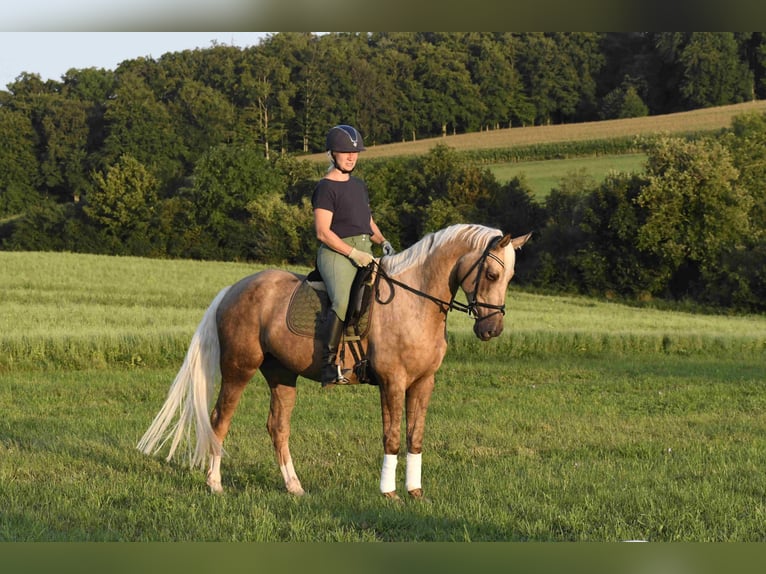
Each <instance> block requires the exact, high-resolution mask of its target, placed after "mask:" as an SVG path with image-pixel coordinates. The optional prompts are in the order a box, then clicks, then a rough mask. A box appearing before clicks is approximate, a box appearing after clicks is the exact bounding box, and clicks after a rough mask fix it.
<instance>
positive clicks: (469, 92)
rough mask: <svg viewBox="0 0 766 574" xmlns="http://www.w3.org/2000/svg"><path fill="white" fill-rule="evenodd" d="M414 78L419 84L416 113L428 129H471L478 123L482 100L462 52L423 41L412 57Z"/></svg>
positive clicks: (444, 130) (441, 44) (479, 124)
mask: <svg viewBox="0 0 766 574" xmlns="http://www.w3.org/2000/svg"><path fill="white" fill-rule="evenodd" d="M415 66H416V67H415V79H416V81H417V82H418V83H420V84H421V85H422V90H423V93H422V101H421V102H419V105H420V109H421V112H420V115H421V117H422V118H424V119H425V120H426V121H427V128H428V130H429V132H431V133H434V131H436V130H438V131H439V133H440V134H441V135H442V136H446V135H447V133H448V129H449V128H450V127H451V128H452V130H451V131H452V132H453V133H454V132H457V131H460V132H466V131H474V130H477V129H479V128H480V127H481V118H482V116H483V114H484V104H483V103H482V101H481V99H480V97H479V91H478V88H477V86H476V85H474V83H473V82H472V81H471V74H470V73H469V72H468V69H467V68H466V62H465V56H464V55H463V54H461V53H460V52H459V51H456V50H451V49H450V47H449V45H447V44H445V43H439V44H428V43H426V44H423V45H421V46H420V49H419V50H418V55H417V58H416V61H415Z"/></svg>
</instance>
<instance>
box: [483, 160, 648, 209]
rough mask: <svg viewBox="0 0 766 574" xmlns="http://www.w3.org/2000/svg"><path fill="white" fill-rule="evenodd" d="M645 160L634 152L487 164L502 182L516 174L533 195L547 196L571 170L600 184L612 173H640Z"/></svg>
mask: <svg viewBox="0 0 766 574" xmlns="http://www.w3.org/2000/svg"><path fill="white" fill-rule="evenodd" d="M645 162H646V154H643V153H634V154H622V155H608V156H598V157H578V158H569V159H555V160H554V159H552V160H541V161H525V162H519V163H503V164H496V165H489V166H487V167H488V168H489V170H490V171H491V172H492V173H493V174H494V176H495V179H497V180H498V181H499V182H500V183H506V182H508V181H510V180H511V179H513V178H514V177H523V178H524V181H525V182H526V183H527V185H529V189H530V190H531V191H532V193H533V195H534V196H535V197H538V198H544V197H545V196H546V195H548V193H550V191H551V189H553V188H554V187H557V186H558V185H559V183H560V181H561V179H562V178H564V177H566V176H568V175H570V174H572V173H576V174H578V175H585V176H587V177H589V178H591V179H592V180H593V182H594V183H601V182H602V181H604V179H606V177H607V176H608V175H609V174H610V173H612V172H617V173H641V172H643V168H644V163H645Z"/></svg>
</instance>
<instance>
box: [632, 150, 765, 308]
mask: <svg viewBox="0 0 766 574" xmlns="http://www.w3.org/2000/svg"><path fill="white" fill-rule="evenodd" d="M738 177H739V172H738V170H737V169H736V168H735V167H734V165H733V162H732V158H731V154H730V152H729V151H728V150H727V149H726V148H724V147H723V146H722V145H721V144H720V143H719V142H717V141H710V140H700V141H686V140H682V139H678V138H669V137H665V138H661V139H659V140H658V141H657V142H656V143H655V144H654V145H653V146H652V147H651V148H650V149H649V151H648V161H647V181H648V183H647V185H646V186H645V187H644V188H643V189H642V190H641V192H640V194H639V196H638V198H637V200H636V201H637V202H638V205H640V206H641V207H643V208H644V209H646V210H647V217H646V221H645V223H644V224H643V225H642V226H641V228H640V229H639V231H638V247H639V248H640V249H642V250H644V251H646V252H648V253H652V254H655V255H657V256H658V257H659V258H660V260H661V261H662V262H663V263H664V264H665V265H666V266H667V268H668V269H669V270H670V271H671V272H674V273H675V277H674V278H673V281H674V290H675V292H676V294H679V293H685V292H686V291H688V290H689V289H690V288H691V287H692V286H693V284H694V283H695V282H697V281H699V280H700V277H701V275H704V274H705V273H709V272H712V271H713V270H714V268H715V266H716V265H717V264H718V261H719V258H720V256H721V255H722V254H723V253H726V252H727V251H731V250H736V249H737V247H738V246H739V245H741V244H742V243H743V240H744V238H746V237H747V235H748V233H749V227H750V226H749V218H748V216H749V213H750V206H751V204H752V200H751V198H750V196H749V195H748V194H747V192H746V190H744V189H743V188H742V186H741V185H739V183H738Z"/></svg>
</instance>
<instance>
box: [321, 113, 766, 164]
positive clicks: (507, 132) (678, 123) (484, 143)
mask: <svg viewBox="0 0 766 574" xmlns="http://www.w3.org/2000/svg"><path fill="white" fill-rule="evenodd" d="M765 111H766V100H759V101H753V102H747V103H743V104H733V105H730V106H719V107H715V108H705V109H701V110H693V111H690V112H680V113H676V114H666V115H661V116H649V117H643V118H628V119H622V120H606V121H600V122H583V123H577V124H568V125H549V126H530V127H523V128H521V127H519V128H505V129H498V130H489V131H484V132H481V133H470V134H455V135H448V136H445V137H438V138H429V139H423V140H418V141H407V142H401V143H395V144H386V145H372V142H365V146H367V150H366V151H365V152H364V158H365V159H371V158H379V157H395V156H409V155H419V154H424V153H428V151H429V150H431V149H432V148H433V147H435V146H436V145H438V144H444V145H447V146H449V147H451V148H453V149H455V150H457V151H475V150H482V149H502V148H509V147H517V146H518V147H521V146H530V145H536V144H552V143H561V142H574V141H583V140H600V139H615V138H624V137H634V136H641V135H644V136H645V135H653V134H663V133H667V134H685V133H697V132H704V131H716V130H721V129H724V128H728V127H730V126H731V120H732V118H734V117H735V116H738V115H741V114H745V113H751V112H759V113H762V112H765ZM307 159H312V160H316V161H322V162H326V161H327V156H326V154H324V153H320V154H314V155H310V156H307Z"/></svg>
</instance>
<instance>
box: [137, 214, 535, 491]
mask: <svg viewBox="0 0 766 574" xmlns="http://www.w3.org/2000/svg"><path fill="white" fill-rule="evenodd" d="M530 236H531V233H528V234H526V235H524V236H521V237H517V238H512V237H511V235H510V234H503V233H502V232H501V231H499V230H496V229H493V228H490V227H486V226H483V225H476V224H457V225H452V226H450V227H446V228H444V229H441V230H439V231H435V232H433V233H430V234H427V235H425V236H424V237H423V238H422V239H420V240H419V241H418V242H417V243H415V244H414V245H412V246H411V247H409V248H408V249H405V250H403V251H401V252H399V253H397V254H394V255H389V256H385V257H382V258H380V259H376V260H375V261H374V265H375V268H376V271H375V273H376V280H375V296H374V298H373V303H372V308H371V312H370V313H371V317H370V321H369V328H368V331H367V333H366V336H365V337H364V340H363V347H364V352H365V354H366V360H367V361H368V365H369V369H370V370H371V372H372V374H373V377H374V384H377V385H378V387H379V394H380V406H381V415H382V422H383V464H382V468H381V475H380V477H381V478H380V492H381V493H382V494H383V496H385V497H387V498H392V499H397V500H398V499H399V497H398V495H397V492H396V490H397V489H396V479H395V476H396V474H395V473H396V466H397V463H398V454H399V450H400V443H401V436H400V435H401V421H402V414H403V411H404V412H405V413H406V418H405V421H406V445H407V453H406V469H405V470H406V473H405V475H406V480H405V486H406V489H407V492H408V493H409V495H410V496H412V497H414V498H421V497H422V496H423V488H422V452H423V436H424V429H425V421H426V411H427V410H428V406H429V402H430V399H431V394H432V391H433V389H434V379H435V374H436V372H437V371H438V369H439V367H440V366H441V363H442V360H443V359H444V356H445V353H446V351H447V336H446V335H447V315H448V313H449V311H450V310H452V309H457V310H460V311H464V312H466V313H468V314H469V315H470V316H471V317H472V318H473V319H474V324H473V332H474V334H475V335H476V337H478V338H479V339H480V340H482V341H488V340H490V339H492V338H494V337H497V336H499V335H500V334H501V333H502V331H503V321H504V315H505V299H506V291H507V287H508V284H509V282H510V281H511V278H512V277H513V275H514V267H515V262H516V254H515V251H516V250H517V249H520V248H521V246H522V245H524V244H525V243H526V242H527V240H528V239H529V237H530ZM304 279H305V276H304V275H301V274H297V273H293V272H290V271H286V270H281V269H266V270H263V271H260V272H257V273H255V274H253V275H250V276H248V277H245V278H243V279H241V280H239V281H238V282H236V283H235V284H233V285H230V286H227V287H224V288H223V289H221V291H220V292H219V293H218V294H217V295H216V296H215V298H214V299H213V301H212V303H211V304H210V306H209V307H208V309H207V310H206V311H205V313H204V315H203V317H202V320H201V322H200V324H199V326H198V327H197V330H196V331H195V333H194V335H193V336H192V339H191V343H190V345H189V348H188V351H187V353H186V357H185V359H184V362H183V364H182V366H181V369H180V370H179V371H178V374H177V375H176V378H175V380H174V381H173V383H172V384H171V386H170V389H169V391H168V394H167V398H166V400H165V403H164V404H163V406H162V408H161V409H160V411H159V413H158V414H157V416H156V417H155V419H154V421H153V422H152V423H151V425H150V427H149V428H148V430H147V431H146V433H145V434H144V436H143V437H142V438H141V440H140V441H139V443H138V445H137V448H138V449H139V450H140V451H142V452H143V453H145V454H148V455H154V454H157V453H158V452H159V451H160V450H162V449H163V448H164V447H165V446H166V445H167V443H168V441H169V443H170V444H169V453H168V455H167V458H166V460H167V461H170V460H171V459H172V457H173V456H174V454H175V452H176V450H177V449H178V447H179V446H181V445H182V444H186V446H187V449H186V450H187V456H188V460H189V463H190V466H191V467H192V468H194V467H200V468H202V469H204V466H205V464H206V463H209V464H208V470H207V480H206V482H207V485H208V486H209V488H210V490H211V491H212V492H214V493H220V492H222V491H223V487H222V483H221V457H222V454H223V443H224V439H225V438H226V435H227V433H228V431H229V428H230V425H231V422H232V418H233V416H234V412H235V410H236V408H237V404H238V402H239V400H240V397H241V395H242V392H243V390H244V389H245V387H246V385H247V384H248V382H249V381H250V380H251V379H252V378H253V376H254V375H255V373H256V371H258V370H260V372H261V373H262V374H263V376H264V378H265V379H266V383H267V384H268V386H269V389H270V407H269V413H268V417H267V421H266V428H267V431H268V433H269V435H270V437H271V440H272V443H273V447H274V452H275V454H276V459H277V464H278V466H279V469H280V471H281V474H282V478H283V479H284V484H285V488H286V489H287V491H288V492H289V493H291V494H293V495H302V494H304V490H303V487H302V486H301V481H300V480H299V478H298V475H297V473H296V471H295V466H294V464H293V459H292V456H291V455H290V448H289V444H288V443H289V438H290V418H291V414H292V412H293V408H294V406H295V402H296V397H297V380H298V377H299V376H300V377H303V378H305V379H309V380H313V381H319V376H320V367H321V362H320V359H321V348H320V345H319V343H318V341H317V340H316V338H311V337H301V336H298V335H296V334H295V333H293V332H292V331H291V330H290V329H288V327H287V325H286V314H287V309H288V305H289V302H290V299H291V294H292V293H293V292H294V291H295V290H296V289H297V288H298V287H299V285H300V284H301V282H302V281H303V280H304ZM459 288H460V289H461V290H462V291H463V293H464V294H465V298H466V300H467V303H462V302H461V301H459V300H457V299H456V294H457V292H458V289H459ZM348 360H349V358H347V359H346V361H348ZM349 366H351V365H348V364H346V363H344V364H343V367H349ZM219 380H220V389H219V392H218V397H217V400H216V402H215V406H214V407H213V408H212V411H211V406H212V399H213V396H214V394H215V388H216V384H217V382H218V381H219ZM192 430H194V431H195V435H196V437H195V438H196V442H194V441H193V440H192V436H191V433H192ZM193 442H194V444H192V443H193Z"/></svg>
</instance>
